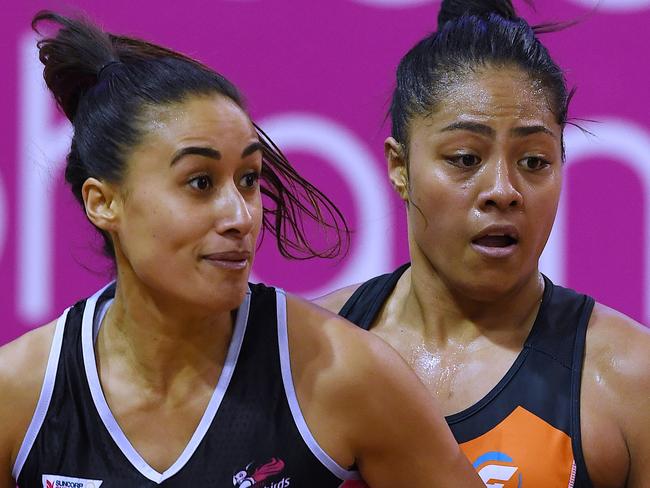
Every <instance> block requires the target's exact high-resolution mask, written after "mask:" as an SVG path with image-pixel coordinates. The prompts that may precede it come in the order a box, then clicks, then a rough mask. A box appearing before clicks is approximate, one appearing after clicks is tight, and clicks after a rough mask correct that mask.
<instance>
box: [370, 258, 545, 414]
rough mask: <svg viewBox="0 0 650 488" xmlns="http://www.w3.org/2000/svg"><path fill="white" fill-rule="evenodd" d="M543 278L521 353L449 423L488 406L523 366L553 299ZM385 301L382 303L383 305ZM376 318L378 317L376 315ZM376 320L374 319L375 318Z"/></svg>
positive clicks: (401, 269)
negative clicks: (539, 300) (536, 308)
mask: <svg viewBox="0 0 650 488" xmlns="http://www.w3.org/2000/svg"><path fill="white" fill-rule="evenodd" d="M410 267H411V263H405V264H403V265H401V266H400V267H399V268H397V269H396V270H395V271H394V272H393V274H395V275H397V276H395V279H394V280H392V281H393V283H392V287H391V288H390V289H389V290H387V292H388V294H387V296H390V294H391V293H392V292H393V290H394V289H395V287H396V286H397V283H398V281H399V280H400V278H401V277H402V275H403V274H404V273H405V272H406V270H407V269H409V268H410ZM542 278H543V279H544V292H543V294H542V300H541V303H540V306H539V310H538V311H537V316H536V317H535V320H534V322H533V325H532V327H531V328H530V331H529V332H528V335H527V336H526V339H525V340H524V343H523V345H522V348H521V351H519V354H517V357H516V358H515V360H514V361H513V363H512V364H511V365H510V367H509V368H508V370H507V371H506V373H505V374H504V375H503V376H502V377H501V379H500V380H499V381H498V382H497V384H496V385H494V387H493V388H491V389H490V391H489V392H487V393H486V394H485V395H484V396H483V397H482V398H480V399H479V400H478V401H476V402H474V403H473V404H472V405H470V406H469V407H467V408H464V409H462V410H460V411H458V412H456V413H452V414H450V415H446V416H445V420H446V421H447V423H448V424H449V425H452V424H456V423H458V422H461V421H463V420H465V419H467V418H468V417H471V416H472V415H474V414H475V413H476V412H478V411H479V410H481V409H482V408H484V407H485V406H487V405H488V404H489V403H490V402H491V401H492V400H494V398H495V397H496V396H497V395H498V394H499V393H500V392H501V391H502V390H503V389H504V388H505V387H506V385H507V384H508V383H509V382H510V380H511V379H512V378H513V377H514V375H515V374H516V373H517V370H518V369H519V368H520V367H521V366H522V364H523V363H524V360H525V359H526V356H527V355H528V351H529V350H530V345H531V344H532V343H533V341H534V340H535V338H536V337H537V336H538V335H539V329H540V325H539V324H540V323H542V322H543V320H544V319H545V316H546V314H545V306H546V304H547V303H548V302H549V301H550V300H551V296H552V294H553V287H554V285H553V282H551V280H550V279H549V278H548V277H546V276H545V275H544V274H542ZM384 303H385V301H384V302H383V303H382V304H381V305H380V306H382V305H383V304H384ZM375 318H376V317H375ZM373 322H374V320H373ZM368 330H369V331H370V330H372V327H370V328H369V329H368Z"/></svg>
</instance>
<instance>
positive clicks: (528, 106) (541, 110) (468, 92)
mask: <svg viewBox="0 0 650 488" xmlns="http://www.w3.org/2000/svg"><path fill="white" fill-rule="evenodd" d="M465 116H469V117H476V118H479V119H491V118H501V117H508V118H513V119H521V120H530V119H537V120H545V121H547V122H548V123H551V122H554V121H555V117H554V114H553V112H552V110H551V105H550V103H549V99H548V93H547V90H546V89H545V87H544V86H543V84H542V83H541V82H540V81H539V80H535V79H532V78H531V77H530V76H529V75H528V74H526V73H525V72H523V71H522V70H520V69H517V68H513V67H485V68H482V69H479V70H474V71H472V72H470V73H467V74H466V75H464V76H462V77H460V76H459V77H458V78H456V79H455V80H454V79H453V77H452V76H451V75H449V79H447V80H446V83H445V90H444V94H443V96H442V97H441V99H440V101H439V103H438V104H437V107H436V111H435V112H434V113H433V114H432V118H433V119H434V120H436V119H442V118H445V119H447V118H459V117H460V118H463V117H465Z"/></svg>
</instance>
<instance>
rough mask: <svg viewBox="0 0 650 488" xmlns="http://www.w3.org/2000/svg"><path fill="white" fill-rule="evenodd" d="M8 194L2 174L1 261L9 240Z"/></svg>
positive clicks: (0, 189) (0, 206) (0, 184)
mask: <svg viewBox="0 0 650 488" xmlns="http://www.w3.org/2000/svg"><path fill="white" fill-rule="evenodd" d="M7 212H8V210H7V196H6V193H5V188H4V183H3V181H2V177H1V176H0V261H2V255H3V253H4V248H5V243H6V241H7V225H8V220H9V219H8V218H7Z"/></svg>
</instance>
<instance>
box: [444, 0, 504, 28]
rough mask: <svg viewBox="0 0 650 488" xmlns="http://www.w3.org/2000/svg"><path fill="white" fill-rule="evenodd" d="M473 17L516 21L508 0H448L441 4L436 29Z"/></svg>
mask: <svg viewBox="0 0 650 488" xmlns="http://www.w3.org/2000/svg"><path fill="white" fill-rule="evenodd" d="M469 15H473V16H476V17H483V18H489V17H490V16H491V15H498V16H499V17H503V18H504V19H506V20H516V19H517V14H516V13H515V8H514V7H513V6H512V2H511V1H510V0H448V1H444V2H442V5H441V6H440V12H439V13H438V29H441V28H442V27H443V26H444V25H445V24H446V23H447V22H450V21H451V22H453V21H455V20H457V19H459V18H460V17H463V16H469Z"/></svg>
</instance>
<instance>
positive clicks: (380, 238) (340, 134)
mask: <svg viewBox="0 0 650 488" xmlns="http://www.w3.org/2000/svg"><path fill="white" fill-rule="evenodd" d="M260 125H261V127H262V128H263V129H264V131H265V132H266V133H267V134H269V136H270V137H271V138H272V139H273V141H274V142H275V143H276V144H277V145H278V146H279V147H280V148H282V150H283V151H286V152H289V151H292V150H294V151H302V152H306V153H309V154H313V155H315V156H317V157H319V158H321V159H322V160H324V161H326V162H327V163H329V164H331V166H332V168H333V169H334V170H336V172H337V173H338V174H339V175H341V176H342V177H343V178H344V179H345V181H346V182H347V184H348V187H349V188H352V189H353V192H352V195H351V196H352V197H353V199H354V201H355V205H356V211H357V215H358V216H359V220H358V223H357V228H356V229H355V231H356V232H355V234H354V239H353V242H352V246H351V251H350V255H349V256H348V259H347V265H346V266H345V267H344V268H343V269H341V271H340V272H339V273H338V275H337V276H336V277H335V278H334V279H333V280H331V281H329V282H327V283H323V285H322V286H320V287H319V288H318V289H315V290H309V291H308V292H307V293H305V295H306V296H308V297H316V296H320V295H323V294H325V293H327V292H331V291H332V290H335V289H337V288H341V287H343V286H346V285H350V284H353V283H358V282H360V281H364V280H366V279H368V278H371V277H373V276H375V275H377V274H379V273H383V272H386V271H387V270H388V269H390V268H391V266H392V255H393V244H392V241H391V238H390V232H388V229H391V228H392V220H391V209H390V204H389V200H388V198H389V195H390V188H389V187H388V185H387V183H386V181H387V178H386V177H385V176H384V173H383V172H382V171H381V169H380V168H381V167H382V166H379V165H377V163H376V162H375V160H374V158H373V156H372V154H371V153H370V151H369V150H368V149H367V148H366V146H365V145H364V144H363V143H362V142H361V141H360V140H359V139H358V138H357V137H356V136H355V135H354V134H353V133H352V132H351V131H349V130H348V129H346V128H345V127H343V126H341V125H340V124H337V123H336V122H333V121H331V120H328V119H325V118H323V117H321V116H319V115H316V114H301V113H285V114H281V115H277V116H274V117H270V118H267V119H266V120H263V121H261V123H260Z"/></svg>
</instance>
